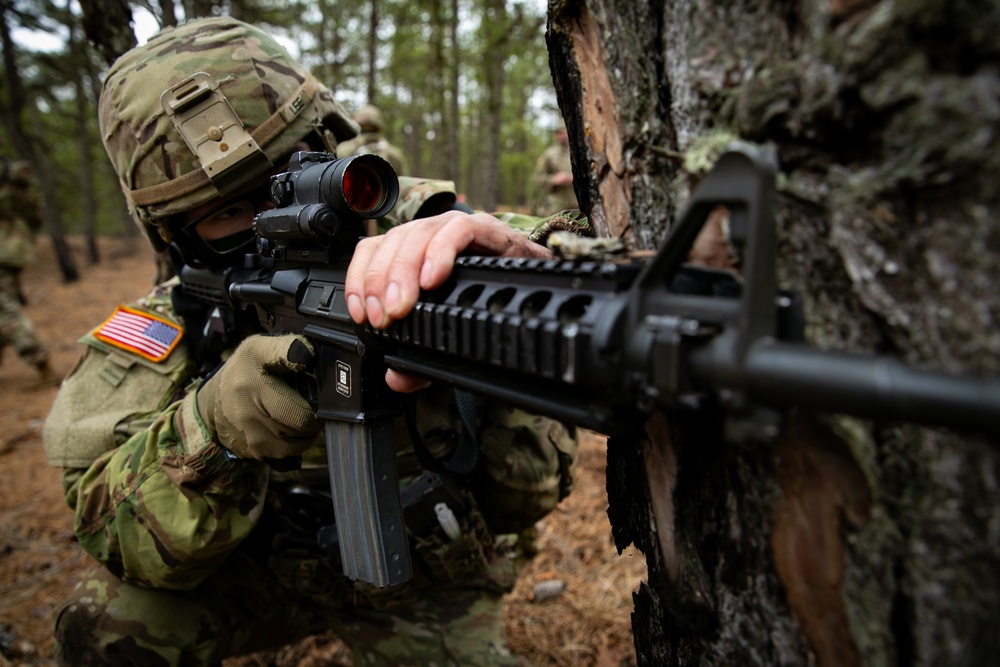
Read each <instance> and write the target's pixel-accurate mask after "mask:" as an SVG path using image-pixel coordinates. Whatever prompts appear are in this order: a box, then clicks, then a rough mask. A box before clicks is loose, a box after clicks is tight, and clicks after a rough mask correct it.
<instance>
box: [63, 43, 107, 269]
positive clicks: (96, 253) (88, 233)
mask: <svg viewBox="0 0 1000 667" xmlns="http://www.w3.org/2000/svg"><path fill="white" fill-rule="evenodd" d="M70 50H71V52H72V53H73V58H74V60H75V61H76V62H78V63H80V68H79V69H77V70H76V76H75V77H74V79H73V92H74V94H75V95H76V100H77V102H76V105H75V108H74V112H73V122H74V124H75V126H76V133H75V135H76V136H75V139H76V150H77V155H78V157H79V174H78V177H77V178H78V182H79V187H80V190H79V193H80V207H79V212H80V217H82V218H83V232H84V239H85V242H86V254H87V261H88V262H90V263H91V264H97V263H98V262H100V261H101V255H100V250H99V249H98V246H97V200H96V198H95V197H94V188H95V187H96V186H95V183H94V165H93V164H92V163H93V154H92V151H91V149H90V144H91V141H90V139H91V132H90V123H91V118H92V117H93V109H94V108H95V106H96V105H91V104H90V100H89V99H88V97H87V85H86V82H85V81H84V78H85V76H86V69H89V68H86V66H85V63H87V62H89V60H88V56H87V52H86V51H87V49H86V44H84V42H83V40H82V39H81V38H80V34H79V30H78V28H77V27H76V26H70Z"/></svg>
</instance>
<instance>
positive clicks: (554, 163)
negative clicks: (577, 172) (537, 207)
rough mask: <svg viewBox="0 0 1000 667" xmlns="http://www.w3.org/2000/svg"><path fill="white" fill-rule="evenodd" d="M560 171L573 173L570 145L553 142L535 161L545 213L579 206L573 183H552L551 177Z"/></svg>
mask: <svg viewBox="0 0 1000 667" xmlns="http://www.w3.org/2000/svg"><path fill="white" fill-rule="evenodd" d="M559 172H565V173H567V174H571V173H573V166H572V163H571V162H570V152H569V146H563V145H562V144H553V145H552V146H549V147H548V148H546V149H545V151H544V152H543V153H542V154H541V155H540V156H539V157H538V161H537V162H536V163H535V184H536V186H537V187H538V189H539V191H540V192H541V194H542V201H543V207H544V209H543V211H542V213H543V214H544V215H552V214H554V213H558V212H559V211H564V210H568V209H575V208H576V207H577V202H576V193H575V192H574V191H573V183H572V182H570V183H565V184H563V185H552V184H551V183H550V179H551V178H552V177H553V176H554V175H556V174H558V173H559Z"/></svg>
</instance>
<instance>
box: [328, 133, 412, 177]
mask: <svg viewBox="0 0 1000 667" xmlns="http://www.w3.org/2000/svg"><path fill="white" fill-rule="evenodd" d="M370 154H374V155H378V156H379V157H382V158H385V159H386V161H387V162H388V163H389V164H391V165H392V168H393V169H395V170H396V173H397V174H399V175H404V174H407V173H409V170H410V168H409V165H408V164H407V162H406V156H404V155H403V152H402V151H401V150H399V149H398V148H396V147H395V146H393V145H392V144H391V143H389V141H388V139H386V138H385V137H383V136H382V135H381V134H379V133H378V132H363V133H362V134H360V135H358V136H357V137H355V138H354V139H350V140H349V141H345V142H343V143H340V144H337V157H340V158H345V157H350V156H352V155H370Z"/></svg>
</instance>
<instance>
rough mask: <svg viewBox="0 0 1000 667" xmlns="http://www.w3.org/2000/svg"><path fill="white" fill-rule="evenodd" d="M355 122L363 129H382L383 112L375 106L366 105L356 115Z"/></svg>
mask: <svg viewBox="0 0 1000 667" xmlns="http://www.w3.org/2000/svg"><path fill="white" fill-rule="evenodd" d="M354 120H355V121H356V122H357V123H358V125H360V126H361V127H371V128H374V129H375V130H381V129H382V110H381V109H379V108H378V107H377V106H375V105H374V104H366V105H364V106H363V107H361V108H360V109H358V112H357V113H356V114H354Z"/></svg>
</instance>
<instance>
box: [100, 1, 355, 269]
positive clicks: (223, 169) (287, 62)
mask: <svg viewBox="0 0 1000 667" xmlns="http://www.w3.org/2000/svg"><path fill="white" fill-rule="evenodd" d="M99 121H100V128H101V138H102V140H103V142H104V147H105V149H106V150H107V152H108V156H109V157H110V158H111V162H112V163H113V165H114V168H115V171H116V172H117V174H118V178H119V181H120V183H121V187H122V191H123V192H124V193H125V198H126V200H127V202H128V207H129V212H130V213H131V214H132V217H133V218H134V219H135V221H136V223H137V224H138V225H139V227H140V228H141V229H142V231H143V233H144V234H145V235H146V237H147V238H148V239H149V241H150V243H151V244H152V245H153V247H154V249H156V250H158V251H159V250H163V249H165V248H166V247H167V245H168V244H170V243H171V242H176V244H181V243H182V239H180V238H176V237H178V236H179V232H178V230H177V229H176V227H175V226H174V225H173V224H172V223H171V221H172V220H176V219H177V216H178V214H181V213H184V212H186V211H190V210H191V209H194V208H196V207H198V206H202V205H204V204H207V203H208V202H211V201H213V200H216V199H219V198H227V197H229V196H230V195H232V194H233V193H236V192H239V191H240V190H241V188H245V187H246V185H247V184H248V183H251V182H254V181H258V180H260V179H262V178H265V181H266V177H265V176H264V175H265V174H267V173H270V172H272V171H274V170H275V169H276V168H277V167H279V166H280V165H281V163H282V160H283V159H284V158H286V157H287V156H288V155H289V154H290V153H291V152H292V150H293V149H294V146H295V144H296V143H297V142H300V141H302V140H303V139H306V138H307V137H308V138H310V139H318V142H316V141H314V142H312V143H319V142H321V143H322V144H323V145H324V146H325V147H326V150H328V151H331V152H332V151H334V150H335V147H336V144H337V142H339V141H344V140H345V139H349V138H351V137H354V136H356V135H357V134H358V131H359V128H358V126H357V124H356V123H355V122H354V121H353V120H352V119H351V117H350V115H349V114H348V113H347V110H346V109H344V107H342V106H341V105H340V104H339V103H338V102H337V101H336V100H334V98H333V93H332V92H331V91H330V89H328V88H327V87H326V86H324V85H323V84H321V83H320V82H319V81H317V80H316V79H315V78H314V77H313V76H312V75H311V74H310V73H309V72H308V71H307V70H306V69H305V68H304V67H303V66H302V65H300V64H299V63H298V62H297V61H296V60H295V59H293V58H292V57H291V56H290V55H289V54H288V52H287V51H286V50H285V49H284V48H283V47H282V46H281V45H280V44H278V42H277V41H276V40H275V39H274V38H273V37H271V36H270V35H268V34H267V33H265V32H264V31H262V30H260V29H259V28H256V27H254V26H251V25H248V24H246V23H243V22H241V21H237V20H235V19H232V18H228V17H221V18H208V19H196V20H191V21H188V22H186V23H183V24H181V25H180V26H177V27H174V28H167V29H164V30H162V31H161V32H159V33H157V34H156V35H154V36H153V37H152V38H151V39H150V40H149V42H147V43H146V44H145V45H143V46H139V47H136V48H134V49H132V50H131V51H129V52H127V53H125V54H124V55H123V56H121V57H120V58H119V59H118V60H117V61H116V62H115V63H114V65H112V66H111V69H110V70H109V72H108V74H107V77H106V78H105V81H104V87H103V89H102V91H101V98H100V106H99ZM176 244H175V245H176ZM186 250H190V249H185V248H181V253H182V254H185V251H186ZM185 259H188V260H190V258H189V257H187V256H186V255H185Z"/></svg>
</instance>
